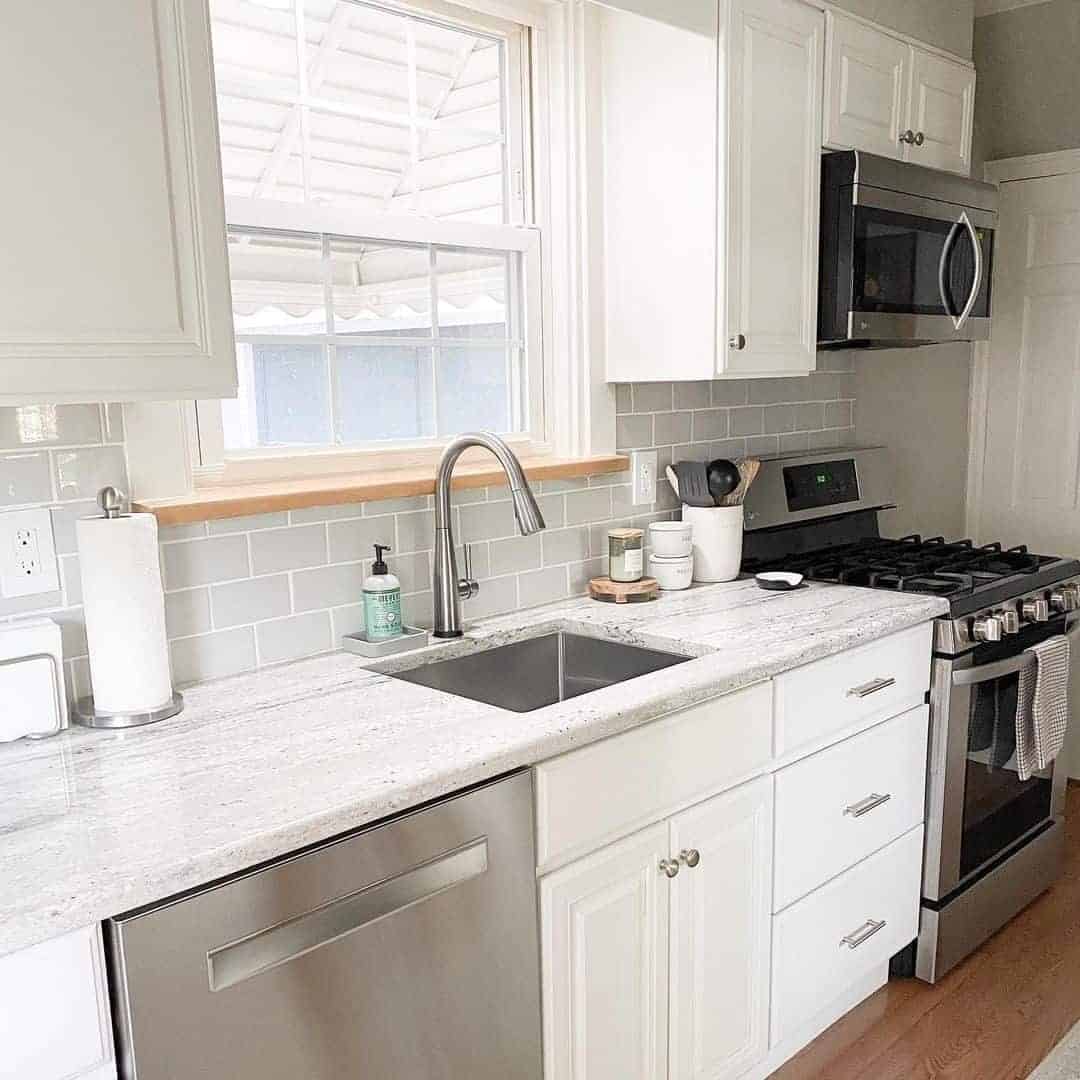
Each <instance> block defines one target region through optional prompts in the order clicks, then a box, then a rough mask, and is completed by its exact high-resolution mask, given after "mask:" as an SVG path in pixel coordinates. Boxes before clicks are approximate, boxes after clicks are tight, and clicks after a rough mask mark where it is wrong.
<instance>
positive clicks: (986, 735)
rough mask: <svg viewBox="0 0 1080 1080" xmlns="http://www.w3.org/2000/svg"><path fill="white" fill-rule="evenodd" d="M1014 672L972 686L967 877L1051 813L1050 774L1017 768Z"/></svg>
mask: <svg viewBox="0 0 1080 1080" xmlns="http://www.w3.org/2000/svg"><path fill="white" fill-rule="evenodd" d="M1019 685H1020V676H1019V675H1018V674H1011V675H1003V676H1002V677H1001V678H999V679H989V680H987V681H986V682H981V683H976V684H975V685H973V686H972V687H971V704H970V706H969V709H968V748H967V762H966V776H965V782H964V822H963V835H962V839H961V842H960V876H961V877H962V878H963V877H967V875H968V874H970V873H971V872H972V871H973V870H977V869H978V868H979V867H980V866H982V865H983V864H984V863H986V862H989V861H990V860H991V859H993V858H995V857H996V856H997V855H1000V854H1001V852H1002V851H1004V850H1005V849H1006V848H1008V847H1009V846H1010V845H1012V844H1013V843H1015V842H1016V841H1017V840H1019V839H1020V838H1021V837H1022V836H1024V835H1025V834H1026V833H1028V832H1029V831H1031V830H1032V829H1033V828H1034V827H1035V826H1036V825H1039V824H1040V823H1042V822H1044V821H1046V820H1048V819H1049V817H1050V795H1051V792H1050V788H1051V777H1050V772H1049V770H1047V772H1046V773H1045V774H1036V775H1035V776H1033V777H1031V779H1030V780H1021V779H1020V778H1019V776H1018V775H1017V773H1016V703H1017V691H1018V689H1019Z"/></svg>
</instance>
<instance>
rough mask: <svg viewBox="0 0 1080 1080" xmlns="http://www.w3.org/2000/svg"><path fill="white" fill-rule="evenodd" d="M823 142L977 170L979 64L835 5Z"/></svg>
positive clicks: (921, 162) (830, 31)
mask: <svg viewBox="0 0 1080 1080" xmlns="http://www.w3.org/2000/svg"><path fill="white" fill-rule="evenodd" d="M827 21H828V43H827V46H826V60H825V145H826V146H831V147H835V148H839V149H848V148H853V149H856V150H865V151H867V152H869V153H872V154H881V155H882V156H884V157H891V158H896V159H898V160H901V161H912V162H915V163H916V164H918V165H927V166H929V167H930V168H934V169H949V170H951V171H952V172H958V173H964V174H965V175H966V174H967V173H969V172H970V170H971V134H972V120H973V117H974V111H975V69H974V67H972V65H971V64H964V63H961V62H960V61H959V60H951V59H949V58H948V57H946V56H942V55H941V54H940V53H937V52H931V51H930V50H929V49H923V48H920V47H919V46H918V45H913V44H911V43H909V42H907V41H903V40H901V39H900V38H898V37H895V36H893V35H892V34H890V33H888V32H887V31H884V30H880V29H878V28H877V27H875V26H871V25H869V24H868V23H865V22H862V21H861V20H859V19H854V18H850V17H849V16H847V15H844V14H841V13H840V12H837V11H832V10H830V11H829V13H828V16H827Z"/></svg>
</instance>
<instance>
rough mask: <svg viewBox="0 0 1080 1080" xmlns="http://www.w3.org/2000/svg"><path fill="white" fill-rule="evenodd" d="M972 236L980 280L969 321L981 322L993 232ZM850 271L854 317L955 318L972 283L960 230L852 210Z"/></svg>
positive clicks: (965, 237)
mask: <svg viewBox="0 0 1080 1080" xmlns="http://www.w3.org/2000/svg"><path fill="white" fill-rule="evenodd" d="M976 235H977V236H978V237H979V238H980V242H981V246H982V254H983V280H982V285H981V287H980V289H979V295H978V297H977V299H976V302H975V306H974V307H973V308H972V311H971V317H972V318H986V317H987V316H988V315H989V314H990V276H991V275H990V266H991V257H992V254H993V232H992V231H991V230H989V229H977V230H976ZM943 255H944V262H943V261H942V257H943ZM853 270H854V275H853V277H854V282H853V285H854V295H853V310H855V311H865V312H873V311H882V312H893V313H897V314H902V315H903V314H906V315H952V316H957V315H959V314H960V313H961V312H962V311H963V310H964V307H965V305H966V304H967V301H968V297H969V296H970V295H971V289H972V286H973V284H974V282H975V252H974V248H973V247H972V243H971V236H970V234H969V233H968V231H967V229H966V228H965V227H964V226H963V225H958V224H956V223H953V222H948V221H934V220H933V219H931V218H923V217H914V216H911V215H909V214H899V213H896V212H894V211H892V210H882V209H879V208H878V207H873V206H857V207H856V208H855V237H854V266H853Z"/></svg>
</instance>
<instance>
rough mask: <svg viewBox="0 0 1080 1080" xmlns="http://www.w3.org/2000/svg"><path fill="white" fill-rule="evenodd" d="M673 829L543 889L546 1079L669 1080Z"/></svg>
mask: <svg viewBox="0 0 1080 1080" xmlns="http://www.w3.org/2000/svg"><path fill="white" fill-rule="evenodd" d="M667 855H668V826H667V823H666V822H664V823H661V824H659V825H654V826H652V828H649V829H644V830H643V831H642V832H640V833H637V834H635V835H634V836H631V837H629V838H628V839H627V840H624V841H622V842H621V843H618V844H615V845H613V846H611V847H607V848H603V849H601V850H600V851H597V852H594V853H593V854H592V855H587V856H586V857H585V858H583V859H579V860H578V861H577V862H575V863H571V865H570V866H567V867H564V868H563V869H562V870H557V871H556V872H555V873H553V874H549V875H547V876H546V877H544V878H542V879H541V881H540V919H541V926H542V934H543V947H542V949H541V954H542V962H543V987H542V989H543V1005H544V1076H545V1078H546V1080H665V1078H666V1077H667V1075H668V1071H667V1008H668V991H667V987H668V965H667V941H668V904H669V896H670V893H671V883H670V882H669V880H668V879H667V878H666V877H665V876H664V875H663V873H661V871H660V860H661V859H664V858H666V857H667Z"/></svg>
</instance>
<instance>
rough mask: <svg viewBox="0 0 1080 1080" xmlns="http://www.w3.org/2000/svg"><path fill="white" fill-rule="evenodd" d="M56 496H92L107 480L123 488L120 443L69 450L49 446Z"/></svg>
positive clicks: (93, 496) (63, 497) (125, 464)
mask: <svg viewBox="0 0 1080 1080" xmlns="http://www.w3.org/2000/svg"><path fill="white" fill-rule="evenodd" d="M52 459H53V470H54V472H55V474H56V496H57V498H58V499H60V500H62V501H66V500H68V499H95V498H97V493H98V492H99V491H100V490H101V489H102V488H103V487H105V486H106V485H108V484H111V485H112V486H113V487H115V488H117V489H118V490H119V491H125V490H126V489H127V479H126V478H127V463H126V462H125V460H124V448H123V447H122V446H88V447H81V448H77V449H73V450H53V451H52Z"/></svg>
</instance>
